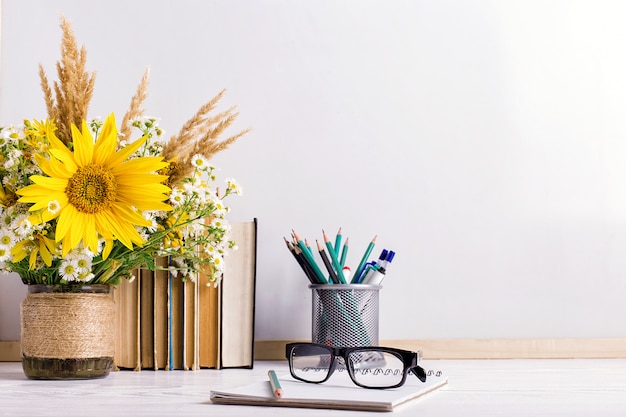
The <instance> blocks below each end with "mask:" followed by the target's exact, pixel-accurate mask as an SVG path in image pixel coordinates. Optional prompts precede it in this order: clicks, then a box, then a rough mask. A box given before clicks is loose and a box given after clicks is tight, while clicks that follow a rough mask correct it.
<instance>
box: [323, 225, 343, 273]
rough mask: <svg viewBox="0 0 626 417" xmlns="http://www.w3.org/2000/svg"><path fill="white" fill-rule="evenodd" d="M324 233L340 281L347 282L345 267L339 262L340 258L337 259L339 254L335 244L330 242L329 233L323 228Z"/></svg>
mask: <svg viewBox="0 0 626 417" xmlns="http://www.w3.org/2000/svg"><path fill="white" fill-rule="evenodd" d="M322 234H323V235H324V243H326V247H327V248H328V254H329V255H330V259H331V260H332V261H333V266H334V267H335V270H336V272H337V278H339V282H341V283H342V284H345V283H346V278H345V277H344V276H343V268H342V267H341V265H340V264H339V260H338V259H337V254H336V253H335V250H334V249H333V244H332V243H330V239H328V235H327V234H326V232H325V231H323V230H322Z"/></svg>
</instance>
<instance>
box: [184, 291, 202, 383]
mask: <svg viewBox="0 0 626 417" xmlns="http://www.w3.org/2000/svg"><path fill="white" fill-rule="evenodd" d="M197 290H198V285H197V283H196V282H194V281H191V280H187V281H185V282H183V346H182V348H183V369H184V370H185V371H189V370H191V371H195V370H197V369H199V357H198V310H197V307H198V292H197Z"/></svg>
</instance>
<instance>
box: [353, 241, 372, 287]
mask: <svg viewBox="0 0 626 417" xmlns="http://www.w3.org/2000/svg"><path fill="white" fill-rule="evenodd" d="M375 244H376V236H374V238H373V239H372V241H371V242H370V244H369V245H367V249H366V250H365V253H364V254H363V258H361V262H360V263H359V267H358V268H357V269H355V271H354V276H353V277H352V281H350V283H351V284H356V283H357V282H359V276H360V275H361V273H362V272H363V271H362V269H363V267H364V266H365V264H366V263H367V259H368V258H369V257H370V254H371V253H372V250H373V249H374V245H375Z"/></svg>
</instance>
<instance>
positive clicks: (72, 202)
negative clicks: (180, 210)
mask: <svg viewBox="0 0 626 417" xmlns="http://www.w3.org/2000/svg"><path fill="white" fill-rule="evenodd" d="M51 130H52V129H50V130H48V132H47V133H48V140H49V141H50V148H49V150H48V153H49V154H50V159H46V158H44V157H42V156H40V155H35V158H36V161H37V164H38V165H39V167H40V168H41V170H42V171H43V172H44V173H45V174H46V175H47V176H42V175H33V176H31V177H30V179H31V181H32V182H33V183H34V184H32V185H29V186H26V187H24V188H21V189H19V190H18V191H17V194H18V195H20V196H21V198H20V199H19V201H20V202H22V203H33V205H32V206H31V207H30V209H29V210H30V211H31V212H34V214H33V215H31V216H30V218H29V220H30V221H31V223H33V224H40V223H44V222H48V221H50V220H52V219H55V218H56V219H57V225H56V231H55V239H56V242H62V245H63V250H62V252H63V256H65V255H66V254H67V253H68V252H69V251H70V250H72V249H74V248H75V247H77V246H78V245H79V244H80V242H81V241H82V242H83V246H85V247H87V248H89V249H90V250H91V251H92V252H94V253H97V248H98V238H99V237H100V236H102V237H104V239H105V240H106V241H107V248H105V253H104V256H105V257H106V256H107V255H108V251H110V249H111V246H112V241H113V240H119V241H120V242H121V243H122V244H124V246H126V247H127V248H129V249H132V248H133V244H135V245H141V244H142V243H143V239H142V238H141V236H140V235H139V233H138V232H137V230H136V229H135V226H149V225H151V223H150V222H148V221H147V220H146V219H144V217H143V216H142V215H141V212H140V210H170V209H171V207H170V206H169V205H168V204H166V203H164V202H163V201H164V200H166V199H167V194H168V193H169V191H170V189H169V187H167V186H166V185H164V184H163V181H165V180H167V177H166V176H163V175H157V174H155V173H156V172H157V171H158V170H160V169H162V168H164V167H165V166H167V163H166V162H164V161H163V158H161V157H141V158H134V159H130V160H127V159H128V157H129V156H130V155H132V154H133V152H135V151H136V150H137V149H138V148H139V147H140V146H141V145H142V144H143V143H144V142H145V140H146V138H145V137H144V138H141V139H139V140H137V141H135V142H133V143H131V144H129V145H128V146H126V147H124V148H122V149H121V150H119V151H116V149H117V139H118V136H117V129H116V127H115V117H114V116H113V114H111V115H109V117H107V119H106V121H105V122H104V126H103V127H102V132H101V133H100V135H99V136H98V139H97V141H96V142H95V143H94V139H93V137H92V135H91V133H90V132H89V128H88V126H87V123H86V121H84V120H83V125H82V133H81V131H79V130H78V128H77V127H76V126H74V125H72V140H73V144H74V152H72V151H70V150H69V149H68V148H67V147H66V146H65V145H64V144H63V143H62V142H61V141H60V140H59V139H58V138H57V137H56V136H55V135H54V133H53V132H52V131H51ZM53 201H54V202H55V205H57V206H58V207H59V209H58V210H56V211H52V210H48V205H49V204H50V202H53Z"/></svg>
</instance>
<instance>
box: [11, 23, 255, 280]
mask: <svg viewBox="0 0 626 417" xmlns="http://www.w3.org/2000/svg"><path fill="white" fill-rule="evenodd" d="M61 28H62V31H63V40H62V45H61V55H62V58H61V60H60V61H59V62H58V63H57V73H58V78H59V80H58V81H56V82H54V84H53V86H50V83H49V82H48V78H47V76H46V74H45V71H44V70H43V67H41V66H40V68H39V74H40V79H41V86H42V90H43V93H44V98H45V102H46V107H47V111H48V118H47V119H45V120H26V121H24V123H23V126H19V127H18V126H8V127H0V180H1V184H0V217H1V219H2V222H0V268H1V269H2V270H3V271H4V272H7V273H8V272H16V273H18V274H19V275H20V277H21V279H22V281H23V282H24V283H25V284H62V285H64V284H95V283H97V284H111V285H116V284H118V283H119V282H120V281H121V280H122V279H124V278H131V277H132V275H131V270H133V269H135V268H138V267H146V268H148V269H152V270H154V269H155V268H156V266H155V262H154V260H155V258H157V257H164V256H165V257H169V259H171V261H170V265H171V266H170V267H169V269H170V270H172V271H173V272H174V273H179V274H181V275H182V279H195V277H196V276H197V275H198V273H200V272H201V273H202V274H203V275H205V276H206V279H208V281H209V282H213V283H216V282H218V281H219V279H220V278H221V275H222V272H223V269H224V258H223V257H224V255H226V254H227V252H228V249H229V248H234V246H235V243H234V242H232V241H231V240H230V239H229V225H228V222H227V219H226V214H227V213H228V208H227V206H226V205H225V204H224V199H225V198H226V197H228V196H229V195H239V194H240V193H241V189H240V187H239V186H238V185H237V183H236V182H235V181H234V180H232V179H228V180H226V185H225V187H223V188H221V189H220V188H219V187H216V185H215V182H216V168H215V167H213V166H212V165H211V164H210V163H209V159H210V157H211V156H212V155H214V154H215V153H216V152H219V151H222V150H224V149H226V148H227V147H228V146H229V145H230V144H232V143H233V142H234V141H236V140H237V139H239V138H240V137H241V136H243V135H244V134H245V133H247V130H244V131H241V132H239V133H237V134H235V135H233V136H230V137H228V138H227V139H225V140H223V141H219V140H218V137H219V136H220V135H221V134H222V133H223V132H224V130H226V129H227V128H228V127H229V126H230V125H231V124H232V123H233V122H234V120H235V119H236V117H237V116H238V113H236V112H235V108H234V107H232V108H230V109H228V110H226V111H223V112H220V113H218V114H215V115H211V113H212V111H213V110H214V109H215V107H216V105H217V103H218V102H219V101H220V99H221V98H222V96H223V94H224V91H222V92H220V93H219V94H218V95H217V96H216V97H214V98H213V99H212V100H210V101H209V102H208V103H206V104H205V105H203V106H202V107H201V108H200V109H199V110H198V111H197V112H196V114H195V115H194V116H193V117H192V118H191V119H190V120H189V121H188V122H187V123H185V124H184V126H183V127H182V129H181V131H180V132H179V133H178V134H176V135H174V136H172V137H171V138H169V140H163V139H162V137H163V136H164V133H163V131H162V130H161V129H160V128H159V125H158V121H157V119H155V118H152V117H147V116H145V115H144V111H143V109H142V106H143V102H144V100H145V98H146V90H147V86H148V72H146V73H145V74H144V76H143V78H142V79H141V82H140V84H139V87H138V89H137V92H136V93H135V95H134V96H133V97H132V100H131V104H130V108H129V110H128V111H127V113H126V114H125V116H124V118H123V119H122V121H121V124H120V125H119V129H118V125H117V121H116V119H115V116H114V115H113V114H110V115H108V116H107V117H106V119H105V120H104V121H102V120H98V119H95V120H88V119H87V109H88V105H89V101H90V99H91V96H92V93H93V87H94V80H95V75H94V74H93V73H88V72H86V71H85V63H86V52H85V48H84V47H81V48H80V49H79V48H78V46H77V44H76V40H75V37H74V34H73V31H72V28H71V25H70V23H69V22H68V21H67V20H66V19H64V18H62V19H61Z"/></svg>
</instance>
